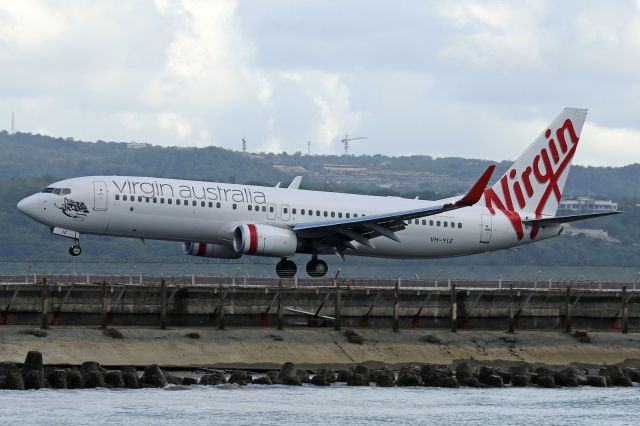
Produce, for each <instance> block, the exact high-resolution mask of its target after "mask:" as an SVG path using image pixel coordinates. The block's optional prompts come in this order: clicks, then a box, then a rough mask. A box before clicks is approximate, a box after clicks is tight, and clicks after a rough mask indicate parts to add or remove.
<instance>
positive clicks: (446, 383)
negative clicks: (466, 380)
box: [441, 376, 460, 388]
mask: <svg viewBox="0 0 640 426" xmlns="http://www.w3.org/2000/svg"><path fill="white" fill-rule="evenodd" d="M441 387H443V388H459V387H460V383H458V379H456V378H455V377H454V376H444V377H443V379H442V385H441Z"/></svg>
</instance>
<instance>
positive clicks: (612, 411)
mask: <svg viewBox="0 0 640 426" xmlns="http://www.w3.org/2000/svg"><path fill="white" fill-rule="evenodd" d="M639 407H640V387H633V388H607V389H600V388H591V387H580V388H574V389H566V388H563V389H538V388H518V389H515V388H509V387H505V388H500V389H465V388H461V389H436V388H378V387H374V386H372V387H368V388H367V387H358V388H355V387H347V386H344V385H333V386H331V387H328V388H320V387H315V386H311V385H304V386H301V387H292V386H289V387H287V386H264V385H249V386H246V387H239V386H237V385H221V386H215V387H209V386H192V387H167V388H165V389H140V390H108V389H95V390H38V391H0V419H1V420H0V421H1V422H2V424H3V425H56V424H65V425H66V424H70V425H87V424H90V425H102V424H108V425H119V424H133V425H164V424H170V425H176V424H188V425H211V424H224V425H255V424H265V425H286V424H304V425H316V424H322V425H345V424H349V425H376V424H380V425H381V424H385V425H386V424H393V425H403V424H442V425H454V424H455V425H484V426H491V425H497V424H500V425H502V424H511V425H522V424H534V425H574V424H580V425H606V424H615V425H637V424H639V423H640V420H639V418H638V408H639Z"/></svg>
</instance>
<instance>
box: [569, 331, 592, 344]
mask: <svg viewBox="0 0 640 426" xmlns="http://www.w3.org/2000/svg"><path fill="white" fill-rule="evenodd" d="M573 337H575V338H576V340H577V341H578V342H580V343H591V339H590V338H589V335H588V334H587V332H586V331H580V330H576V331H575V332H574V333H573Z"/></svg>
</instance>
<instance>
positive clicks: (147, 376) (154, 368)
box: [142, 364, 168, 388]
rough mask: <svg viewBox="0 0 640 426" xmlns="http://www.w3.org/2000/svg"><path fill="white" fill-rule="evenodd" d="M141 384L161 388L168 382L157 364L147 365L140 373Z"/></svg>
mask: <svg viewBox="0 0 640 426" xmlns="http://www.w3.org/2000/svg"><path fill="white" fill-rule="evenodd" d="M142 383H144V384H145V385H147V386H151V387H154V388H163V387H165V386H167V384H168V382H167V379H166V377H164V374H162V370H160V367H159V366H158V364H152V365H147V366H146V367H144V373H142Z"/></svg>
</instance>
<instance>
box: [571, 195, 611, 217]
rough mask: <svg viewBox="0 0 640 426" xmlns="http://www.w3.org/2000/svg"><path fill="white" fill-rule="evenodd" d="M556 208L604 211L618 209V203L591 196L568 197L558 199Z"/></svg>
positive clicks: (573, 211)
mask: <svg viewBox="0 0 640 426" xmlns="http://www.w3.org/2000/svg"><path fill="white" fill-rule="evenodd" d="M558 210H561V211H565V212H572V213H575V212H584V213H606V212H615V211H618V203H616V202H613V201H611V200H596V199H595V198H592V197H568V198H564V199H562V200H560V204H559V205H558Z"/></svg>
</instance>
